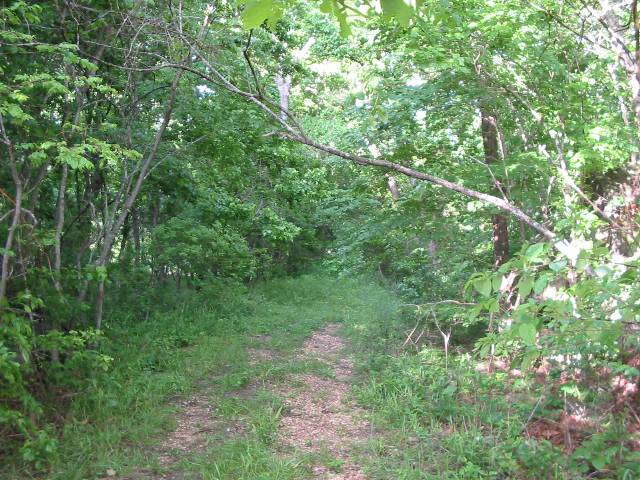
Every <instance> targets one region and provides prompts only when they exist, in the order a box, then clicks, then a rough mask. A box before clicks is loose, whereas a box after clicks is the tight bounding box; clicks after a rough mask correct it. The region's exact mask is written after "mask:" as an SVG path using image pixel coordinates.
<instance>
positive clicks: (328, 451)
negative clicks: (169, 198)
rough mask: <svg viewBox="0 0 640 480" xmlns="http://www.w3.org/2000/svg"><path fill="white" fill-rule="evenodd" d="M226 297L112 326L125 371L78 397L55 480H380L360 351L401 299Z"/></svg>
mask: <svg viewBox="0 0 640 480" xmlns="http://www.w3.org/2000/svg"><path fill="white" fill-rule="evenodd" d="M178 293H179V292H178ZM214 294H215V295H217V297H216V296H212V293H211V291H203V292H201V293H199V294H188V295H196V296H195V297H193V298H192V297H190V296H188V295H187V294H185V295H183V296H181V297H176V299H175V308H173V307H171V306H170V305H169V306H167V305H158V310H157V311H156V312H155V313H152V314H151V315H150V316H149V319H148V320H144V321H143V320H139V318H140V317H133V316H132V318H130V319H118V318H113V317H112V319H111V321H110V322H108V324H107V329H108V331H109V336H110V337H111V338H112V340H111V342H110V343H109V348H110V349H111V350H110V351H107V353H108V354H109V355H111V356H112V357H113V358H114V361H113V365H114V367H113V370H112V371H111V372H110V375H109V376H108V378H106V379H105V380H104V383H100V382H102V380H101V379H100V378H99V377H98V378H97V383H96V386H95V387H93V390H91V391H90V392H89V393H88V394H87V395H83V396H80V395H78V396H77V397H76V399H75V403H74V405H73V406H72V409H71V411H70V413H69V414H68V417H67V421H66V423H65V425H64V429H63V430H62V431H61V434H60V440H59V447H60V448H59V454H58V456H57V457H56V459H55V462H54V463H53V465H52V466H51V468H50V469H49V471H48V472H47V473H46V475H45V478H47V479H51V480H61V479H64V480H83V479H110V478H116V479H130V480H137V479H165V480H173V479H184V480H188V479H206V480H214V479H215V480H218V479H220V480H222V479H229V480H242V479H261V480H272V479H278V480H289V479H292V480H293V479H307V478H309V479H312V478H323V479H331V478H333V479H353V480H360V479H365V478H373V477H370V476H367V475H365V474H366V470H367V468H368V467H367V466H366V465H367V458H366V455H365V453H364V452H366V451H367V444H368V443H369V441H370V437H371V431H372V430H371V428H370V426H369V424H368V423H367V422H366V420H365V419H364V417H365V415H364V414H365V413H366V412H364V411H362V410H361V409H360V408H359V407H357V406H356V401H355V395H354V393H353V390H352V388H351V387H352V385H354V384H355V383H356V380H355V377H354V378H352V376H353V375H354V363H355V361H354V359H355V355H356V354H357V353H358V352H357V349H356V348H355V346H352V345H351V344H350V340H349V339H351V338H357V336H356V337H354V336H353V335H352V334H353V332H354V331H357V330H358V329H361V328H365V326H366V325H371V324H372V322H374V323H376V324H381V323H384V322H385V321H386V320H387V319H388V318H390V317H391V316H392V315H394V312H395V311H396V305H397V302H396V300H395V298H394V297H393V296H392V295H391V294H389V293H388V292H385V291H384V289H382V288H381V287H379V286H376V285H374V284H371V283H368V282H362V281H338V280H335V279H329V278H323V277H317V276H303V277H298V278H294V279H283V280H274V281H270V282H266V283H264V284H261V285H258V286H257V287H253V288H252V289H251V290H248V291H237V290H226V289H225V288H221V289H220V290H218V291H215V292H214ZM181 295H182V294H181ZM197 295H199V296H197ZM3 468H4V466H3V467H0V478H10V479H22V478H34V477H33V476H32V473H31V472H29V471H27V470H26V469H21V467H20V466H19V464H18V463H16V464H15V465H7V467H6V468H5V469H3ZM37 478H41V477H37Z"/></svg>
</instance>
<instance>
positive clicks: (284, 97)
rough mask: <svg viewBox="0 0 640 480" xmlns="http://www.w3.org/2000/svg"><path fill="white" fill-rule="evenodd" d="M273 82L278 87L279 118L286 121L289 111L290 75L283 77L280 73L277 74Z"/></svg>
mask: <svg viewBox="0 0 640 480" xmlns="http://www.w3.org/2000/svg"><path fill="white" fill-rule="evenodd" d="M275 80H276V86H277V87H278V93H279V94H280V118H282V120H285V121H286V119H287V112H288V111H289V91H290V90H291V75H285V76H284V77H283V76H282V75H281V74H280V73H278V74H277V75H276V79H275Z"/></svg>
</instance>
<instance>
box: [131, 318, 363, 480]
mask: <svg viewBox="0 0 640 480" xmlns="http://www.w3.org/2000/svg"><path fill="white" fill-rule="evenodd" d="M338 329H339V326H338V325H336V324H329V325H326V326H325V327H324V328H322V329H321V330H318V331H316V332H315V333H314V334H313V335H312V336H311V337H310V338H308V339H307V340H306V341H305V342H304V344H303V345H302V347H301V348H299V349H298V350H297V351H295V352H294V354H293V358H294V360H296V362H311V363H313V362H320V363H322V364H324V365H325V366H326V367H327V371H328V372H329V371H330V372H331V374H330V375H323V376H320V375H314V374H308V373H300V374H293V373H290V374H288V375H286V376H285V378H284V381H282V380H281V381H280V382H276V383H273V384H269V383H268V382H265V383H264V384H262V388H265V389H267V390H269V391H271V392H273V393H274V394H276V395H278V396H279V397H281V398H282V399H283V402H284V405H285V408H284V409H283V411H282V414H281V417H280V423H279V428H278V434H277V440H276V441H275V444H274V447H273V448H274V449H275V452H274V453H275V454H276V455H277V456H278V457H280V458H282V459H292V460H294V463H296V462H297V460H299V459H304V460H303V461H304V464H305V465H310V466H311V474H312V478H317V479H324V480H327V479H332V480H366V478H367V477H366V476H365V475H364V473H363V471H362V469H361V468H360V466H359V465H358V464H357V462H356V461H355V460H354V446H355V445H356V444H358V443H361V442H363V441H366V440H367V439H368V438H369V437H370V426H369V424H368V423H366V422H364V421H362V420H360V418H361V417H362V416H363V415H362V414H363V413H364V412H363V411H362V410H361V409H360V408H359V407H357V406H356V405H354V404H353V402H351V401H350V400H349V398H348V397H349V396H348V393H349V388H350V381H351V377H352V374H353V364H352V363H351V361H350V360H349V359H348V358H346V352H345V350H346V347H347V345H346V343H345V341H344V340H343V339H342V338H341V337H340V336H339V335H338V333H337V332H338ZM267 339H268V338H267ZM247 354H248V357H249V364H250V365H252V366H254V367H255V366H256V365H259V364H263V363H267V362H274V361H279V360H283V361H284V359H285V358H284V357H282V355H280V354H277V353H275V352H274V351H272V350H270V349H268V348H249V349H247ZM316 367H317V363H316ZM256 391H257V385H255V384H253V383H250V384H249V385H247V386H245V387H243V388H242V389H241V390H235V391H232V392H228V393H225V394H224V396H225V397H226V398H238V399H240V400H243V399H248V398H251V397H253V396H254V395H255V394H256ZM177 406H178V407H179V408H180V409H181V414H180V415H179V416H178V418H177V419H176V428H175V429H174V430H173V431H172V432H170V433H169V434H168V435H167V436H166V437H165V438H164V439H163V441H162V442H161V444H160V445H158V447H156V449H155V451H156V453H157V455H158V457H157V458H158V463H159V467H160V469H161V472H153V471H150V470H147V469H142V470H138V471H137V472H135V473H134V474H132V475H130V476H126V477H119V478H124V479H127V480H143V479H144V480H151V479H152V480H183V479H192V478H201V477H200V476H199V475H197V474H195V475H194V473H193V472H185V471H182V468H181V467H180V465H179V462H180V461H181V460H183V459H185V458H188V457H189V456H190V455H193V454H199V453H202V452H205V451H207V449H211V448H214V449H215V448H216V445H219V444H221V443H222V442H224V441H225V440H228V439H232V438H236V439H237V438H242V437H243V436H244V435H245V434H246V433H247V430H248V425H246V424H245V423H244V420H243V419H241V418H240V419H238V420H237V421H230V420H229V418H223V417H222V416H221V415H219V413H218V412H217V407H216V402H215V400H213V397H212V396H211V392H209V391H208V390H207V389H203V390H202V391H200V392H199V393H197V394H195V395H193V396H191V397H190V398H188V399H184V400H181V401H180V402H178V403H177ZM145 470H146V471H145Z"/></svg>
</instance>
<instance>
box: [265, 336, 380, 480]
mask: <svg viewBox="0 0 640 480" xmlns="http://www.w3.org/2000/svg"><path fill="white" fill-rule="evenodd" d="M338 329H339V325H337V324H329V325H326V326H325V327H324V328H322V329H321V330H318V331H317V332H315V333H314V334H313V335H312V336H311V337H310V338H309V339H307V341H305V343H304V344H303V346H302V348H301V349H299V350H298V351H297V353H296V357H297V358H298V359H300V360H317V361H320V362H323V363H325V364H326V365H328V366H329V367H330V368H331V370H332V371H333V374H334V377H335V378H329V379H327V378H322V377H319V376H317V375H309V374H303V375H293V376H292V377H291V379H290V380H289V381H287V382H285V384H284V385H282V386H281V387H280V388H279V389H278V390H277V393H279V394H280V395H282V396H283V397H284V399H285V400H284V402H285V405H286V406H287V409H286V411H285V413H284V414H283V416H282V417H281V420H280V430H279V438H278V444H279V446H280V447H281V448H283V449H284V450H288V451H291V450H293V451H297V452H302V453H306V454H312V455H316V456H317V457H318V458H319V459H320V461H319V462H318V464H316V465H314V466H313V477H314V478H320V479H332V480H366V478H367V477H366V476H365V475H364V473H363V471H362V468H361V467H360V466H359V465H358V464H357V463H356V462H355V461H354V459H353V447H354V445H355V444H358V443H361V442H363V441H366V440H367V439H368V438H369V437H370V434H371V433H370V432H371V429H370V426H369V424H368V423H366V422H364V421H362V420H360V419H359V417H362V414H363V410H362V409H361V408H359V407H357V406H356V405H354V404H353V403H352V402H350V401H349V399H348V393H349V388H350V383H349V382H350V379H351V378H352V376H353V364H352V363H351V361H350V360H348V359H347V358H345V357H344V350H345V348H346V347H347V344H346V342H345V341H344V339H343V338H341V337H340V336H339V335H338V334H337V332H338ZM326 453H329V454H330V456H331V457H332V458H333V459H335V460H337V464H339V467H338V468H336V465H335V464H334V465H326V464H322V459H323V454H325V455H324V456H326ZM325 463H329V462H326V461H325ZM331 463H335V462H331ZM335 470H337V471H335Z"/></svg>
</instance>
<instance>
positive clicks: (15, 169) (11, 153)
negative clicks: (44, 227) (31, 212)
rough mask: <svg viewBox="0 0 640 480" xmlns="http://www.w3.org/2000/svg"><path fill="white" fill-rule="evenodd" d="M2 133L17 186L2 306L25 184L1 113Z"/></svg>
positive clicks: (1, 280)
mask: <svg viewBox="0 0 640 480" xmlns="http://www.w3.org/2000/svg"><path fill="white" fill-rule="evenodd" d="M0 134H1V135H2V143H4V145H5V147H6V149H7V154H8V158H9V168H10V170H11V177H12V178H13V184H14V186H15V190H16V193H15V197H14V200H13V202H14V206H13V216H12V218H11V226H9V231H8V232H7V238H6V240H5V243H4V251H3V252H2V273H1V274H0V306H1V305H2V303H3V301H4V299H5V297H6V295H7V283H8V281H9V276H10V274H9V269H10V268H11V262H10V258H11V252H12V250H11V249H12V248H13V239H14V238H15V234H16V231H17V230H18V227H19V226H20V218H21V217H22V193H23V184H22V179H21V178H20V174H19V173H18V165H17V160H16V155H15V150H14V148H13V143H12V142H11V140H10V139H9V137H8V136H7V132H6V130H5V128H4V120H3V118H2V115H0Z"/></svg>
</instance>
